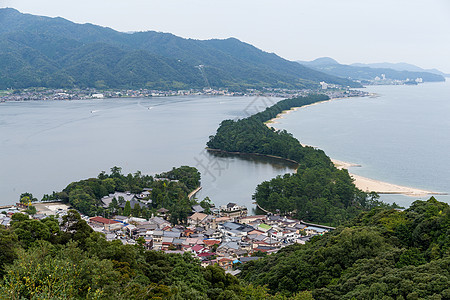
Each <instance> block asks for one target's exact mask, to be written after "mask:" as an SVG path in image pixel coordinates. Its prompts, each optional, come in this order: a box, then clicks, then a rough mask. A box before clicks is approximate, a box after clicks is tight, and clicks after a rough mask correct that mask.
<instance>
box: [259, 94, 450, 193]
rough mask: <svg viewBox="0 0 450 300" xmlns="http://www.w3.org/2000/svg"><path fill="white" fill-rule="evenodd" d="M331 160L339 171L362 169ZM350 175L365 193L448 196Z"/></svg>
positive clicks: (278, 116)
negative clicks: (354, 168)
mask: <svg viewBox="0 0 450 300" xmlns="http://www.w3.org/2000/svg"><path fill="white" fill-rule="evenodd" d="M337 99H344V98H332V99H329V100H325V101H320V102H316V103H313V104H309V105H305V106H300V107H293V108H291V109H289V110H284V111H282V112H281V113H279V114H278V115H277V116H276V117H275V118H273V119H270V120H269V121H267V122H264V124H265V125H266V126H267V127H269V128H271V127H273V126H272V124H277V123H278V122H277V121H278V120H281V119H283V118H285V117H286V116H287V115H288V114H290V113H291V112H293V111H297V110H298V109H301V108H305V107H308V106H312V105H317V104H321V103H325V102H330V101H333V100H337ZM273 128H274V129H276V130H278V128H275V127H273ZM301 145H302V146H304V147H305V146H309V147H313V148H317V147H315V146H311V145H305V144H301ZM330 159H331V161H332V162H333V164H334V166H335V167H336V168H338V169H346V170H347V171H348V170H349V168H351V167H362V166H361V165H359V164H354V163H350V162H345V161H340V160H337V159H333V158H330ZM349 175H350V176H351V177H352V178H353V179H354V181H353V183H354V184H355V186H356V187H357V188H359V189H360V190H362V191H364V192H372V191H373V192H376V193H378V194H383V195H385V194H386V195H405V196H409V197H425V196H432V195H447V193H442V192H434V191H429V190H424V189H418V188H413V187H407V186H402V185H397V184H393V183H389V182H385V181H380V180H375V179H371V178H368V177H364V176H360V175H356V174H353V173H350V172H349Z"/></svg>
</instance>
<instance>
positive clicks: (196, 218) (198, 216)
mask: <svg viewBox="0 0 450 300" xmlns="http://www.w3.org/2000/svg"><path fill="white" fill-rule="evenodd" d="M206 217H208V215H207V214H204V213H201V212H196V213H194V214H193V215H192V216H190V217H188V223H189V224H192V225H195V224H200V223H201V222H202V221H203V220H204V219H206Z"/></svg>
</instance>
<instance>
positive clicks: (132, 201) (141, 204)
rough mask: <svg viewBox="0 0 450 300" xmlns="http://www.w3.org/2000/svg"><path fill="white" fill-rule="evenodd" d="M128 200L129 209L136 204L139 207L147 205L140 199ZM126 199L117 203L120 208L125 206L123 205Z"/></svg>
mask: <svg viewBox="0 0 450 300" xmlns="http://www.w3.org/2000/svg"><path fill="white" fill-rule="evenodd" d="M129 201H130V207H131V209H133V208H134V207H135V206H136V205H139V207H144V206H148V204H146V203H143V202H141V201H137V200H135V199H132V200H129ZM127 202H128V201H125V202H124V203H121V204H119V207H120V208H125V205H126V204H127Z"/></svg>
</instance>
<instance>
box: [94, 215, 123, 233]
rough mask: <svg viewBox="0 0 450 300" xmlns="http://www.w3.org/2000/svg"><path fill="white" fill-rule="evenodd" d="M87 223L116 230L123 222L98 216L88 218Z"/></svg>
mask: <svg viewBox="0 0 450 300" xmlns="http://www.w3.org/2000/svg"><path fill="white" fill-rule="evenodd" d="M89 224H90V225H94V226H100V227H103V228H104V229H105V230H106V231H113V230H118V229H121V228H122V227H123V224H122V223H120V222H118V221H114V220H110V219H106V218H103V217H99V216H97V217H92V218H89Z"/></svg>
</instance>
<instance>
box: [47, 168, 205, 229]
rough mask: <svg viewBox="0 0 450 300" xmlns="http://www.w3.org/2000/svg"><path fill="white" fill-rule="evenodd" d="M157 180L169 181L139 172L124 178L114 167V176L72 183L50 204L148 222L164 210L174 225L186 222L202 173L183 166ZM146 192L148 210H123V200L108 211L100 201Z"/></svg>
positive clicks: (136, 207)
mask: <svg viewBox="0 0 450 300" xmlns="http://www.w3.org/2000/svg"><path fill="white" fill-rule="evenodd" d="M157 177H163V178H167V179H170V181H165V180H163V181H158V180H155V178H153V177H152V176H149V175H142V174H141V172H139V171H138V172H136V173H134V174H128V175H124V174H122V173H121V168H119V167H113V168H111V174H107V173H106V172H102V173H100V174H99V175H98V177H97V178H89V179H85V180H80V181H77V182H72V183H70V184H69V185H68V186H67V187H66V188H64V189H63V190H62V192H59V193H54V194H53V195H52V196H51V197H47V198H48V199H47V200H52V199H60V200H62V201H64V202H66V203H68V204H70V205H71V206H72V207H73V208H75V209H76V210H78V211H80V212H81V213H83V214H86V215H88V216H95V215H102V216H110V215H114V214H119V215H126V216H129V215H133V216H134V217H145V218H149V217H151V215H152V214H155V213H156V210H157V209H159V208H162V207H164V208H166V209H169V210H170V212H171V222H172V223H174V224H177V223H180V222H185V221H186V220H187V217H188V215H189V213H190V212H191V206H192V205H193V204H195V201H194V200H193V201H190V200H189V199H188V194H189V193H190V192H191V191H192V190H194V189H195V188H197V187H199V186H200V173H199V172H198V170H197V169H196V168H194V167H189V166H181V167H179V168H173V169H172V170H171V171H169V172H166V173H163V174H160V175H157ZM145 188H147V189H151V195H150V196H149V198H151V201H152V202H151V205H149V206H147V205H144V204H141V205H135V207H130V208H129V209H127V206H125V208H120V207H119V204H121V203H120V201H121V199H116V201H113V202H111V204H110V205H109V206H108V207H107V208H104V207H103V206H102V205H103V203H102V201H101V199H102V198H103V197H104V196H108V195H109V194H114V193H115V192H125V191H129V192H131V193H141V192H142V191H143V190H144V189H145ZM148 200H150V199H148ZM126 210H128V211H126Z"/></svg>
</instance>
